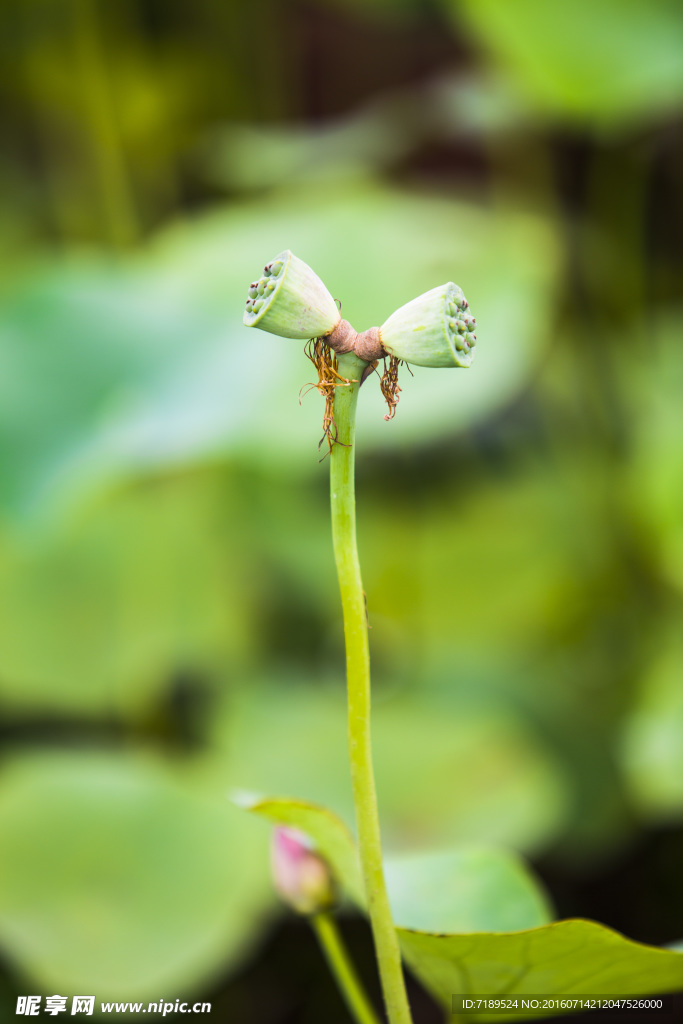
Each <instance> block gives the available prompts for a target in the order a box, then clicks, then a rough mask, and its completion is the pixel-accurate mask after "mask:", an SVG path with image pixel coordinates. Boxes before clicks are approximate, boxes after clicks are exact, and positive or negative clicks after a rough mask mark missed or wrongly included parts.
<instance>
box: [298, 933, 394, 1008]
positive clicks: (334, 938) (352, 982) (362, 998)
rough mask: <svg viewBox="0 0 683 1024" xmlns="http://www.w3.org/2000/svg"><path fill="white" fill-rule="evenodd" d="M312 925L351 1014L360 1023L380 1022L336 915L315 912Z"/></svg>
mask: <svg viewBox="0 0 683 1024" xmlns="http://www.w3.org/2000/svg"><path fill="white" fill-rule="evenodd" d="M311 926H312V928H313V930H314V932H315V933H316V935H317V936H318V941H319V943H320V947H321V949H322V951H323V953H324V955H325V959H326V960H327V963H328V964H329V967H330V970H331V971H332V974H333V975H334V978H335V980H336V982H337V985H338V986H339V991H340V992H341V994H342V996H343V997H344V1002H345V1003H346V1005H347V1006H348V1008H349V1011H350V1013H351V1016H352V1017H353V1018H354V1020H355V1021H357V1024H379V1019H378V1017H377V1015H376V1013H375V1011H374V1010H373V1008H372V1003H371V1002H370V1000H369V999H368V996H367V994H366V992H365V989H364V988H363V984H362V982H361V980H360V978H359V977H358V975H357V974H356V971H355V969H354V966H353V964H352V963H351V960H350V959H349V955H348V953H347V952H346V949H345V948H344V943H343V941H342V937H341V935H340V934H339V929H338V928H337V924H336V921H335V920H334V918H333V917H331V916H330V915H329V914H315V915H314V916H313V917H312V918H311Z"/></svg>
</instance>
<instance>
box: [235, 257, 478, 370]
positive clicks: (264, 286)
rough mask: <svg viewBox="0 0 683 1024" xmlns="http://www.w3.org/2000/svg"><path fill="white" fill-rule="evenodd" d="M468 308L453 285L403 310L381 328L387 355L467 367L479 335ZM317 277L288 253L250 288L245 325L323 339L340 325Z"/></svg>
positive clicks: (283, 334) (418, 362) (422, 363)
mask: <svg viewBox="0 0 683 1024" xmlns="http://www.w3.org/2000/svg"><path fill="white" fill-rule="evenodd" d="M468 311H469V303H468V302H467V299H466V298H465V296H464V295H463V293H462V290H461V289H460V288H458V286H457V285H455V284H453V283H452V282H450V281H449V282H448V283H447V284H443V285H440V286H439V287H438V288H432V290H431V291H429V292H425V293H424V294H423V295H420V296H418V298H416V299H413V300H412V301H411V302H408V303H406V305H405V306H401V308H400V309H397V310H396V312H395V313H392V315H391V316H390V317H389V319H388V320H387V321H386V322H385V323H384V324H382V326H381V327H380V328H379V340H380V343H381V346H382V349H383V351H384V353H385V354H386V355H392V356H396V358H397V359H402V360H404V361H405V362H406V363H414V364H415V365H417V366H441V367H447V366H465V367H466V366H470V364H471V363H472V357H473V355H474V352H473V349H474V346H475V344H476V340H477V336H476V334H475V333H474V330H475V327H476V323H477V322H476V320H475V319H474V317H472V316H471V315H470V314H469V312H468ZM340 319H341V317H340V314H339V310H338V309H337V305H336V303H335V301H334V299H333V298H332V296H331V295H330V293H329V292H328V290H327V288H326V287H325V285H324V284H323V282H322V281H321V280H320V278H319V277H318V275H317V274H316V273H314V271H312V270H311V268H310V267H309V266H308V265H307V264H306V263H304V262H303V260H300V259H298V258H297V257H296V256H295V255H294V254H293V253H292V252H290V251H289V249H286V250H285V251H284V252H281V253H280V254H279V255H278V256H276V257H275V259H274V260H271V262H270V263H268V264H266V266H265V267H264V270H263V276H262V277H261V278H260V279H259V280H258V281H254V282H253V283H252V284H251V285H250V287H249V295H248V297H247V304H246V309H245V311H244V317H243V322H244V324H245V325H246V326H247V327H260V328H261V330H263V331H269V332H270V333H271V334H278V335H280V336H281V337H283V338H301V339H307V338H325V337H326V336H327V335H329V334H331V333H332V332H333V331H334V329H335V327H337V325H338V324H339V322H340Z"/></svg>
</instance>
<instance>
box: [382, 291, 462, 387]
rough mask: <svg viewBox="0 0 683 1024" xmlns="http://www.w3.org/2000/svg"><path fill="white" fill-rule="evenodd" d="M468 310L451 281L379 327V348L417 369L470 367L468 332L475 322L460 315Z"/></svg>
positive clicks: (393, 314) (414, 302)
mask: <svg viewBox="0 0 683 1024" xmlns="http://www.w3.org/2000/svg"><path fill="white" fill-rule="evenodd" d="M468 307H469V304H468V302H467V299H466V298H465V296H464V295H463V293H462V290H461V289H460V288H458V286H457V285H455V284H453V282H452V281H449V282H448V283H447V284H443V285H439V287H438V288H432V290H431V291H429V292H425V293H424V294H423V295H419V296H418V297H417V298H416V299H413V300H412V301H411V302H407V303H406V304H405V306H401V308H400V309H397V310H396V312H395V313H392V314H391V316H390V317H389V319H388V320H387V321H386V323H384V324H382V326H381V327H380V329H379V339H380V342H381V345H382V347H383V348H384V349H385V351H386V352H388V353H389V354H390V355H393V356H396V358H397V359H402V360H404V361H405V362H406V363H414V364H415V365H417V366H443V367H447V366H463V367H466V366H470V365H471V363H472V352H471V351H470V348H471V343H470V342H471V339H472V338H473V337H474V335H472V334H471V333H470V332H471V329H472V328H473V327H474V326H475V324H476V321H475V320H474V319H473V318H472V317H471V316H463V315H462V312H463V310H466V309H467V308H468ZM463 332H464V334H465V336H464V339H463Z"/></svg>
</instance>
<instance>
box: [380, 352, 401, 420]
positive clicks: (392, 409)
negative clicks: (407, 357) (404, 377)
mask: <svg viewBox="0 0 683 1024" xmlns="http://www.w3.org/2000/svg"><path fill="white" fill-rule="evenodd" d="M401 362H402V360H400V359H397V358H396V356H390V357H389V365H388V366H387V361H386V359H385V360H384V373H383V374H382V378H381V380H380V382H379V386H380V388H381V390H382V394H383V395H384V400H385V402H386V403H387V405H388V406H389V412H386V413H385V414H384V419H385V420H393V418H394V416H395V415H396V406H397V405H398V403H399V397H398V396H399V392H400V391H401V388H400V387H399V386H398V368H399V366H400V365H401Z"/></svg>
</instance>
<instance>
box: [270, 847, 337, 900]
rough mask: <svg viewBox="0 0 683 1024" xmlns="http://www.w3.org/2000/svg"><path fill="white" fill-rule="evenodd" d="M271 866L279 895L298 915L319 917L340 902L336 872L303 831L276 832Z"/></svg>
mask: <svg viewBox="0 0 683 1024" xmlns="http://www.w3.org/2000/svg"><path fill="white" fill-rule="evenodd" d="M271 865H272V871H273V882H274V885H275V888H276V890H277V892H278V893H279V894H280V896H281V897H282V899H283V900H284V902H285V903H287V904H288V906H290V907H291V908H292V909H293V910H295V911H296V912H297V913H298V914H319V913H321V912H322V911H324V910H329V908H330V907H332V906H334V904H335V903H336V886H335V883H334V879H333V877H332V872H331V871H330V869H329V867H328V865H327V862H326V861H325V860H323V858H322V857H321V856H320V855H319V854H317V853H316V852H315V850H314V849H313V846H312V844H311V842H310V841H309V839H308V837H307V836H305V835H304V834H303V832H298V831H297V830H296V829H290V828H276V829H274V831H273V841H272V847H271Z"/></svg>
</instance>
